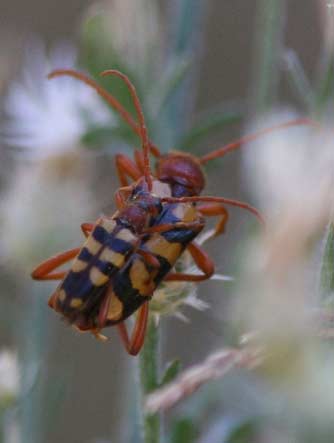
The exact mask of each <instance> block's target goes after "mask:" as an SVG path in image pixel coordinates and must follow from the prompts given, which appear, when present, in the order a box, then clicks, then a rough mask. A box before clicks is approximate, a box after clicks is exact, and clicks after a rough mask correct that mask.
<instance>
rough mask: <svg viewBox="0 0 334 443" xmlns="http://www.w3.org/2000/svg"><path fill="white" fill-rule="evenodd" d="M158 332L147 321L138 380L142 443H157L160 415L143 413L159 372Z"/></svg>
mask: <svg viewBox="0 0 334 443" xmlns="http://www.w3.org/2000/svg"><path fill="white" fill-rule="evenodd" d="M159 356H160V350H159V331H158V328H157V326H156V325H155V322H154V320H153V319H152V318H150V319H149V324H148V328H147V334H146V339H145V345H144V347H143V349H142V351H141V353H140V355H139V380H140V387H141V403H140V411H139V412H140V414H141V415H142V420H141V424H142V433H143V441H144V443H159V441H160V414H148V413H146V412H145V408H144V400H145V397H146V396H147V394H149V393H150V392H152V391H154V390H155V389H156V388H157V386H158V383H159V382H158V371H159Z"/></svg>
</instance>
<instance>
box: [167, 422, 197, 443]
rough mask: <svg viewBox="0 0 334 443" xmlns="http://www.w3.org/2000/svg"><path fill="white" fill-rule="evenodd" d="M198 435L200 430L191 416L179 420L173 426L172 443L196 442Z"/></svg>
mask: <svg viewBox="0 0 334 443" xmlns="http://www.w3.org/2000/svg"><path fill="white" fill-rule="evenodd" d="M197 437H198V430H197V428H196V427H195V425H194V421H193V420H192V419H190V418H181V419H179V420H177V421H176V422H175V423H174V425H173V427H172V438H171V443H194V442H195V441H196V439H197Z"/></svg>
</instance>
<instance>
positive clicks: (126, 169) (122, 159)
mask: <svg viewBox="0 0 334 443" xmlns="http://www.w3.org/2000/svg"><path fill="white" fill-rule="evenodd" d="M115 162H116V169H117V173H118V178H119V181H120V183H121V185H122V186H128V184H129V183H128V180H127V177H130V178H131V179H132V180H134V181H136V180H138V179H139V178H140V177H141V176H142V173H141V171H140V170H139V169H138V167H137V166H136V165H135V164H134V162H133V161H132V160H131V159H130V158H129V157H127V156H126V155H124V154H117V155H116V156H115Z"/></svg>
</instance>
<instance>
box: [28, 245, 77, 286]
mask: <svg viewBox="0 0 334 443" xmlns="http://www.w3.org/2000/svg"><path fill="white" fill-rule="evenodd" d="M80 249H81V248H74V249H69V250H68V251H65V252H61V253H60V254H57V255H55V256H53V257H51V258H49V259H48V260H46V261H44V262H43V263H41V264H40V265H39V266H37V268H35V269H34V270H33V271H32V273H31V277H32V278H33V279H34V280H62V279H63V278H64V277H65V275H66V271H63V272H52V271H53V270H54V269H56V268H58V267H59V266H61V265H63V264H64V263H67V262H68V261H70V260H72V259H73V258H74V257H75V256H76V255H78V253H79V251H80Z"/></svg>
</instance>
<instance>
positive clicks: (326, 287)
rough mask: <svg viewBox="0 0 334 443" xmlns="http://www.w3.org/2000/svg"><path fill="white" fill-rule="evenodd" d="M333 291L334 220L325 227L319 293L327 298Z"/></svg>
mask: <svg viewBox="0 0 334 443" xmlns="http://www.w3.org/2000/svg"><path fill="white" fill-rule="evenodd" d="M333 293H334V222H331V223H330V224H329V226H328V228H327V232H326V236H325V244H324V251H323V256H322V264H321V271H320V294H321V296H322V298H323V299H325V300H326V299H328V297H329V296H330V295H332V294H333Z"/></svg>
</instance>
